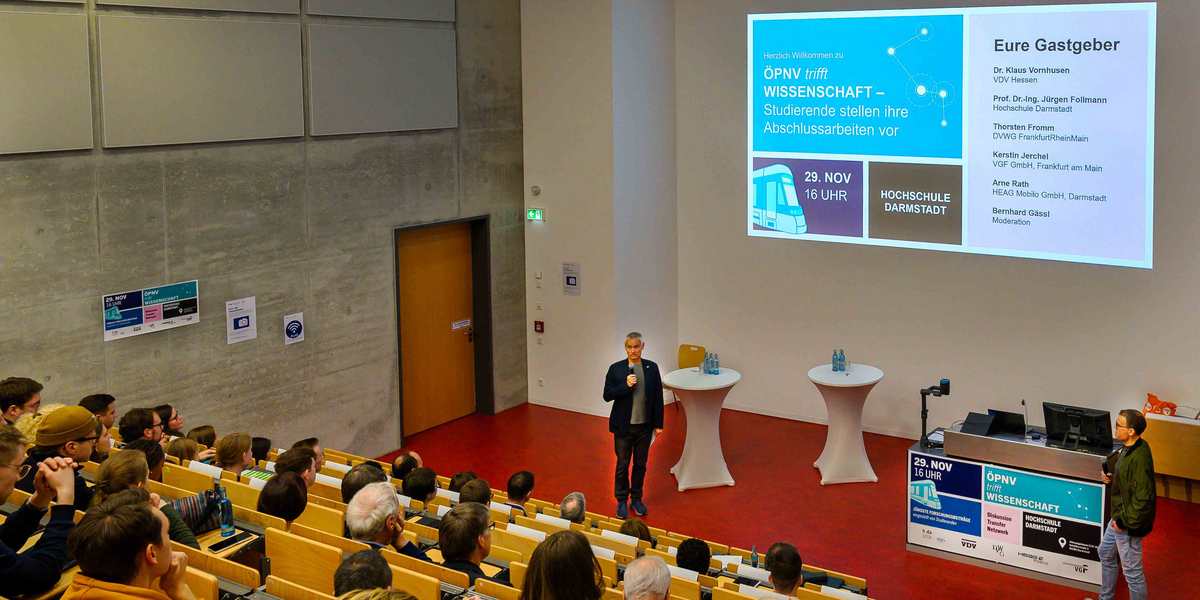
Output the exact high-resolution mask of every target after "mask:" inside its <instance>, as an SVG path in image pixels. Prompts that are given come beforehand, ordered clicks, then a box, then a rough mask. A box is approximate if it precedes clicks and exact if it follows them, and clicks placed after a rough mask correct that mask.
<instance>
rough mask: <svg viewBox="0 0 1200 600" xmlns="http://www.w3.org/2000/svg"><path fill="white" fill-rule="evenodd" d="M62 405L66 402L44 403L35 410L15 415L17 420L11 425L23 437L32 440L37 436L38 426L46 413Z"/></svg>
mask: <svg viewBox="0 0 1200 600" xmlns="http://www.w3.org/2000/svg"><path fill="white" fill-rule="evenodd" d="M64 406H66V404H46V405H42V406H39V407H38V409H37V410H35V411H33V412H31V413H25V414H23V415H21V416H20V417H17V422H16V423H14V424H13V427H16V428H17V431H20V432H21V435H23V436H25V439H27V440H32V439H33V438H35V437H37V430H38V426H39V425H41V424H42V420H44V419H45V418H46V415H48V414H50V413H52V412H54V411H56V410H58V409H60V408H62V407H64Z"/></svg>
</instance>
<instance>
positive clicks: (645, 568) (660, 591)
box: [625, 519, 671, 600]
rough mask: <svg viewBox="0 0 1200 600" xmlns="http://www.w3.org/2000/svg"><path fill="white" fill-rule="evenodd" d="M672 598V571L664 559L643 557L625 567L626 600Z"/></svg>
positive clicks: (662, 599) (663, 599)
mask: <svg viewBox="0 0 1200 600" xmlns="http://www.w3.org/2000/svg"><path fill="white" fill-rule="evenodd" d="M639 520H640V519H639ZM627 522H628V521H627ZM644 524H645V523H643V525H644ZM670 596H671V570H670V569H668V568H667V563H665V562H663V559H661V558H659V557H657V556H643V557H641V558H639V559H637V560H635V561H633V562H631V563H629V566H627V567H625V600H667V599H668V598H670Z"/></svg>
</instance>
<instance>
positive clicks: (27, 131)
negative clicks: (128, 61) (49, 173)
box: [0, 12, 92, 154]
mask: <svg viewBox="0 0 1200 600" xmlns="http://www.w3.org/2000/svg"><path fill="white" fill-rule="evenodd" d="M0 57H3V58H2V59H0V102H2V103H3V104H2V105H0V106H2V108H0V154H8V153H15V152H41V151H49V150H74V149H79V148H91V147H92V82H91V76H90V75H89V71H88V69H89V66H88V63H89V60H88V30H87V17H85V16H84V15H82V14H78V15H72V14H41V13H13V12H0Z"/></svg>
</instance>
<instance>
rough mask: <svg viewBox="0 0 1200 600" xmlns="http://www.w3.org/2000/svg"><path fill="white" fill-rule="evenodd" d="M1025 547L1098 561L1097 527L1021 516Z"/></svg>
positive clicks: (1044, 516) (1039, 516) (1098, 530)
mask: <svg viewBox="0 0 1200 600" xmlns="http://www.w3.org/2000/svg"><path fill="white" fill-rule="evenodd" d="M1024 529H1025V531H1024V532H1023V534H1024V538H1025V546H1027V547H1029V548H1035V549H1037V550H1045V551H1046V552H1053V553H1055V554H1062V555H1065V556H1072V557H1075V558H1082V559H1086V560H1093V561H1099V560H1100V554H1099V551H1098V549H1099V547H1100V536H1101V534H1102V533H1103V532H1102V531H1101V530H1100V526H1098V525H1091V524H1088V523H1080V522H1078V521H1071V520H1068V519H1059V518H1057V517H1051V516H1049V515H1039V514H1035V513H1025V518H1024Z"/></svg>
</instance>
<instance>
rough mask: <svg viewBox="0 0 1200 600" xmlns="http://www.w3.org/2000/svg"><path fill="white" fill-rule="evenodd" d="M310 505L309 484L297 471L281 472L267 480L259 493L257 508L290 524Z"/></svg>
mask: <svg viewBox="0 0 1200 600" xmlns="http://www.w3.org/2000/svg"><path fill="white" fill-rule="evenodd" d="M306 507H308V486H306V485H304V479H303V478H302V477H300V475H297V474H296V473H281V474H279V475H274V476H272V477H271V478H270V479H268V480H267V483H266V485H264V486H263V489H262V490H261V491H260V492H259V494H258V506H257V510H258V512H260V513H263V514H267V515H271V516H273V517H279V518H280V519H283V520H284V521H287V524H288V525H289V526H290V525H291V524H292V521H295V520H296V519H297V518H299V517H300V515H301V514H304V509H305V508H306Z"/></svg>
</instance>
